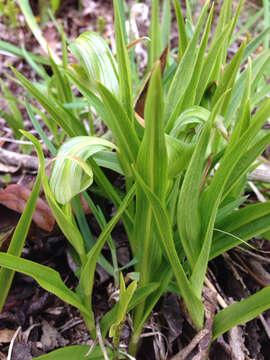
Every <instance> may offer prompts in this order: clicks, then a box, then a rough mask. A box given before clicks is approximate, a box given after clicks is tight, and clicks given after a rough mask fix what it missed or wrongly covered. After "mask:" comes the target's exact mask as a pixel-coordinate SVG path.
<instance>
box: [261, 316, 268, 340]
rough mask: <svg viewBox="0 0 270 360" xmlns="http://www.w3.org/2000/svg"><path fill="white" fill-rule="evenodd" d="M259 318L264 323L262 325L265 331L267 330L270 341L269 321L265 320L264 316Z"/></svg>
mask: <svg viewBox="0 0 270 360" xmlns="http://www.w3.org/2000/svg"><path fill="white" fill-rule="evenodd" d="M259 318H260V320H261V322H262V325H263V327H264V330H265V332H266V334H267V336H268V339H269V340H270V328H269V326H268V323H267V321H266V320H265V318H264V317H263V315H262V314H261V315H259Z"/></svg>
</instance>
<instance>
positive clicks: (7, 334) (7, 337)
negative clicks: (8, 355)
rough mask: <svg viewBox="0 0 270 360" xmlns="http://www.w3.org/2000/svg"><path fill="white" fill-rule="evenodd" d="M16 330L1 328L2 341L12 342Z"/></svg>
mask: <svg viewBox="0 0 270 360" xmlns="http://www.w3.org/2000/svg"><path fill="white" fill-rule="evenodd" d="M15 332H16V330H10V329H3V330H0V343H10V342H11V339H12V337H13V335H14V334H15Z"/></svg>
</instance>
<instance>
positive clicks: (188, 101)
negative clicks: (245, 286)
mask: <svg viewBox="0 0 270 360" xmlns="http://www.w3.org/2000/svg"><path fill="white" fill-rule="evenodd" d="M123 5H124V4H123V1H121V0H114V15H115V40H116V56H114V55H113V54H112V52H111V50H110V48H109V46H108V45H107V43H106V42H105V41H104V40H103V39H102V38H101V37H100V36H99V35H98V34H96V33H94V32H90V31H89V32H86V33H84V34H82V35H80V36H79V37H78V38H77V39H76V40H75V41H74V42H72V43H71V44H70V45H69V50H70V51H71V53H72V54H73V56H74V57H75V58H76V59H77V60H78V62H77V63H74V64H68V61H67V49H66V42H65V36H64V34H63V33H62V40H63V59H62V60H60V61H59V59H56V58H55V57H53V56H52V54H51V53H50V52H49V58H48V59H47V60H46V61H49V63H50V65H51V68H52V71H53V75H52V76H51V77H49V78H47V76H44V78H43V81H42V83H40V84H32V83H31V82H30V81H28V80H27V79H26V78H25V77H24V76H23V75H22V74H20V73H19V72H18V71H17V70H15V69H13V72H14V74H15V76H16V79H17V81H19V82H20V84H21V85H23V86H24V87H25V89H26V90H27V91H28V93H29V94H31V95H32V96H33V97H34V98H36V99H37V100H38V101H39V102H40V104H41V105H42V106H43V108H44V109H45V110H46V115H44V121H45V123H46V125H47V126H48V128H49V129H50V131H51V133H52V134H53V135H54V140H53V143H51V142H50V141H49V140H48V139H47V137H46V136H45V134H44V133H43V131H42V129H40V126H39V124H38V122H37V120H36V118H35V114H34V113H35V112H36V113H37V112H38V110H37V108H35V107H34V106H33V105H29V104H28V103H27V109H28V113H29V116H30V118H31V120H32V122H33V124H34V126H35V127H36V128H37V129H38V131H39V134H40V136H41V137H42V138H43V139H44V141H45V142H46V144H47V146H48V148H49V149H50V150H51V152H52V153H53V155H54V156H56V155H59V156H58V157H56V159H55V162H54V167H53V170H52V173H51V176H50V179H48V178H47V176H46V173H45V160H44V156H43V154H42V150H41V146H40V144H39V142H38V141H37V139H35V138H34V137H33V136H32V135H30V134H27V133H26V132H24V135H25V136H26V137H28V138H29V139H30V140H32V142H33V144H34V145H35V148H36V151H37V153H38V156H39V160H40V171H39V177H38V179H41V180H42V183H43V188H44V192H45V195H46V198H47V201H48V203H49V205H50V207H51V209H52V212H53V214H54V216H55V218H56V221H57V223H58V225H59V227H60V228H61V230H62V231H63V233H64V234H65V236H66V238H67V240H68V241H69V242H70V244H71V246H72V247H73V249H74V251H75V252H76V254H77V263H78V267H79V268H78V276H79V285H78V287H77V289H76V291H74V292H72V291H71V290H70V289H68V288H67V287H66V285H65V284H64V283H63V282H62V280H61V279H60V277H59V274H58V273H57V272H55V271H54V270H52V269H48V268H46V267H44V266H41V265H39V264H35V263H32V262H30V261H28V260H24V259H21V258H20V257H19V256H20V252H21V246H22V243H23V242H22V240H19V239H18V238H17V237H16V236H15V235H14V237H13V240H12V243H11V244H13V243H15V244H18V243H19V242H20V246H17V248H16V251H15V252H14V251H13V250H12V251H11V250H9V251H8V253H7V254H3V253H1V254H0V264H1V265H2V269H1V271H0V287H1V288H5V289H6V292H7V290H8V287H9V286H10V282H11V278H12V274H13V271H21V272H24V273H26V274H27V275H30V276H32V277H34V278H35V279H36V280H37V281H38V282H39V284H40V285H41V286H43V287H44V288H45V289H47V290H48V291H51V292H53V293H54V294H56V295H57V296H59V297H60V298H61V299H63V300H64V301H66V302H67V303H69V304H71V305H73V306H75V307H77V308H78V309H79V310H80V311H81V314H82V316H83V318H84V320H85V323H86V325H87V327H88V329H89V332H90V334H91V336H92V338H93V339H95V338H96V337H97V336H98V339H99V342H100V348H99V350H100V354H101V355H100V356H101V357H102V356H103V355H104V352H105V351H106V348H104V347H103V346H102V341H101V340H100V339H101V337H103V338H105V336H106V335H107V334H108V333H109V336H111V337H112V339H113V340H112V343H113V345H114V348H113V351H112V352H110V351H109V352H108V354H107V355H106V356H108V357H109V358H114V359H116V358H119V356H120V357H121V356H124V355H123V354H122V353H121V351H120V347H119V338H120V333H121V329H122V326H123V323H124V321H125V318H126V313H127V312H130V311H132V321H133V331H132V336H131V340H130V344H129V350H128V352H129V354H131V355H133V356H135V355H136V352H137V349H138V346H139V339H140V335H141V332H142V329H143V325H144V324H145V322H146V321H147V319H148V317H149V315H150V314H151V311H152V310H153V308H154V306H155V304H156V303H157V302H158V300H159V299H160V297H161V296H162V295H163V293H164V292H165V291H167V289H168V288H172V287H173V288H177V292H178V293H180V294H181V297H182V298H183V300H184V303H185V306H186V308H187V309H188V313H189V315H190V318H191V320H192V322H193V324H194V326H195V328H196V329H197V330H200V329H202V328H203V326H204V303H203V300H202V291H203V285H204V281H205V277H206V271H207V266H208V263H209V261H210V260H211V259H213V258H215V257H216V256H218V255H220V254H222V253H224V252H225V251H227V250H229V249H231V248H233V247H235V246H237V245H239V244H241V243H242V242H243V241H248V240H250V239H251V237H253V236H255V235H258V234H262V233H264V232H266V231H268V230H269V229H270V222H269V216H270V202H269V201H267V202H265V203H258V204H254V205H248V206H245V207H241V208H239V206H240V205H241V204H242V203H243V201H244V200H243V198H241V195H242V193H243V189H244V188H245V184H246V181H247V175H248V173H249V172H250V171H251V169H254V162H255V161H256V159H257V158H258V157H259V156H260V154H261V153H262V151H263V150H264V149H265V148H266V146H267V145H268V144H269V142H270V135H269V133H268V132H267V131H265V130H263V129H262V126H263V124H264V123H265V122H266V121H267V120H268V118H269V116H270V100H269V99H265V97H266V94H267V91H268V90H267V89H268V88H269V86H268V85H269V84H267V82H266V80H265V78H264V72H265V70H266V68H267V67H268V66H269V61H270V60H269V59H270V54H269V51H265V52H262V53H260V54H259V55H258V56H256V57H253V53H254V51H256V49H257V47H258V46H259V45H260V44H261V43H262V42H263V41H264V39H265V38H267V34H268V31H269V28H266V29H265V30H264V32H263V33H262V34H263V35H262V34H260V35H258V37H257V38H255V39H253V40H252V41H250V42H249V43H247V41H243V43H242V44H241V45H240V46H239V48H238V50H237V52H236V53H235V55H234V56H233V57H232V58H231V59H228V49H229V46H230V44H231V39H232V36H233V34H234V29H235V27H236V24H237V19H238V17H239V14H240V10H241V6H242V1H240V2H239V6H238V8H237V10H236V12H235V15H234V16H233V15H232V2H231V1H230V0H224V2H223V6H222V9H221V12H220V18H219V21H218V25H217V27H216V28H215V29H214V30H213V29H212V20H213V14H214V6H213V5H212V6H211V7H210V2H209V1H208V2H206V4H205V6H204V7H203V9H202V11H201V14H200V17H199V19H198V21H197V24H196V26H195V25H194V26H192V24H191V20H192V19H188V20H187V21H185V20H184V16H183V13H182V11H181V8H180V6H179V2H178V1H177V0H175V1H174V9H175V12H176V16H177V23H178V31H179V44H178V47H177V49H172V50H171V49H169V50H168V48H167V39H168V31H169V30H168V26H167V24H169V23H170V11H169V9H170V1H164V7H163V9H164V15H163V21H162V26H160V25H159V6H160V4H159V1H157V0H154V1H153V2H152V17H151V26H150V34H149V36H150V38H151V42H150V44H149V49H148V53H149V64H148V69H149V70H147V73H146V74H145V78H144V79H143V81H142V84H141V90H140V92H139V94H134V92H133V89H134V88H138V84H137V83H135V84H133V83H132V80H133V79H138V78H139V77H138V76H134V74H132V71H133V70H134V69H136V68H137V67H136V66H135V64H134V63H133V61H134V56H133V54H130V53H129V52H128V50H127V48H128V46H127V45H128V36H127V34H126V29H125V16H124V10H123V9H124V6H123ZM175 50H176V52H177V56H175ZM31 59H32V61H34V59H33V58H31ZM39 66H40V65H39ZM132 69H133V70H132ZM72 84H73V85H75V86H76V87H77V88H78V90H79V91H80V93H81V94H82V96H83V98H77V97H75V95H74V93H73V91H72V87H71V86H72ZM85 109H87V113H86V112H85ZM93 109H94V110H95V112H96V113H97V114H98V120H103V121H104V123H105V124H106V126H107V127H108V129H109V131H110V138H111V141H108V140H107V139H105V138H104V137H102V136H101V137H97V136H95V133H94V126H93V113H92V110H93ZM98 120H97V121H98ZM106 135H108V134H106ZM64 137H67V138H68V140H66V141H65V142H64V144H61V143H62V141H63V139H64ZM60 145H61V146H60ZM112 149H114V151H112ZM103 168H109V169H111V170H113V171H115V172H117V173H119V176H120V175H121V176H124V179H125V190H123V189H122V190H121V191H119V189H117V188H115V187H114V186H113V185H112V184H111V183H110V182H109V180H108V178H107V177H106V175H105V174H104V172H103ZM93 180H94V181H95V183H96V185H97V186H98V188H99V190H100V191H102V192H103V194H104V196H105V197H106V198H107V199H109V200H110V201H112V203H113V204H114V205H115V207H116V209H117V211H116V214H115V215H114V217H113V218H112V219H111V220H110V221H109V222H106V221H105V218H104V216H103V214H102V212H101V210H100V209H99V208H97V207H95V205H94V204H93V202H92V200H91V197H90V196H89V194H88V193H87V192H86V190H87V189H88V188H89V187H90V186H91V184H92V182H93ZM37 184H38V182H37ZM36 186H37V187H38V186H39V185H36ZM80 193H83V194H84V196H85V198H86V200H87V201H88V203H89V205H90V207H91V208H92V211H93V213H94V215H95V216H96V218H97V220H98V221H99V224H100V226H101V228H102V232H101V234H100V236H99V237H98V239H97V241H96V242H93V240H92V238H91V232H90V229H89V228H88V227H87V224H86V223H85V221H84V214H83V212H82V211H81V209H80V205H79V204H80V202H79V201H78V196H79V194H80ZM36 196H37V195H36V193H33V194H32V201H35V199H36ZM29 201H30V200H29ZM71 202H72V204H73V206H75V210H76V218H77V220H78V225H77V223H76V221H75V218H74V216H73V214H72V206H71ZM25 214H30V210H29V209H28V208H27V209H26V210H25V213H24V215H25ZM30 215H31V214H30ZM30 215H29V216H28V217H27V215H25V216H26V217H27V219H21V221H20V224H19V225H18V226H23V225H22V224H24V223H25V224H26V221H28V222H29V218H30V217H31V216H30ZM120 219H121V220H122V221H123V225H124V228H125V231H126V234H127V237H128V240H129V244H130V248H131V251H132V254H133V260H132V262H131V263H129V264H127V265H126V268H128V267H130V266H131V265H134V270H135V271H134V274H133V276H135V277H136V279H137V280H134V281H133V282H131V284H129V285H128V286H127V287H126V285H125V282H124V280H123V277H122V275H121V271H122V270H124V269H119V268H118V264H117V256H116V252H115V246H114V243H113V240H112V238H111V237H110V234H111V231H112V230H113V228H114V227H115V225H116V224H117V222H118V221H119V220H120ZM27 224H28V223H27ZM26 231H27V228H26V227H25V230H24V234H26ZM106 241H108V244H109V246H110V249H111V253H112V259H113V261H112V263H109V262H108V261H107V260H106V259H105V258H104V257H102V255H101V251H102V248H103V246H104V244H105V242H106ZM98 262H99V263H100V264H102V266H103V267H104V268H105V269H106V270H107V271H108V272H109V273H110V274H111V275H112V276H114V280H115V284H117V285H118V284H120V298H119V302H118V303H117V304H116V305H115V306H114V307H113V308H112V309H111V310H110V311H109V312H108V313H107V314H105V315H104V317H103V318H102V319H101V322H100V331H98V334H97V331H96V330H97V327H96V319H95V316H94V313H93V308H92V292H93V285H94V274H95V269H96V264H97V263H98ZM7 279H9V280H8V281H7ZM7 284H9V285H7ZM172 285H173V286H172ZM6 292H5V293H6ZM4 298H5V296H2V299H3V300H4ZM269 299H270V287H265V288H264V289H263V290H261V291H259V292H258V293H257V294H254V295H252V296H250V297H249V298H248V299H245V300H243V301H241V302H239V303H237V304H233V305H231V306H228V307H227V308H226V309H224V310H222V311H220V312H219V313H218V314H217V315H216V316H215V319H214V325H213V339H215V338H217V337H218V336H219V335H221V334H222V333H224V332H226V331H227V330H228V329H230V328H231V327H232V326H235V325H237V324H240V323H243V322H245V321H249V320H251V319H252V318H254V317H256V316H257V315H258V314H260V313H261V312H262V311H264V310H266V309H268V308H269V307H270V300H269ZM2 302H3V301H2ZM98 329H99V327H98ZM99 335H100V336H101V337H100V336H99ZM76 351H78V349H77V347H76V348H75V347H70V348H66V349H63V350H62V352H61V350H60V351H59V350H57V351H56V352H52V353H51V354H49V355H46V356H42V357H39V359H43V358H44V359H45V358H46V359H50V358H54V359H57V358H58V357H57V356H59V359H60V357H61V356H62V355H61V354H64V353H65V354H67V353H68V354H69V356H71V357H72V356H73V357H74V359H75V352H76ZM97 358H98V357H97Z"/></svg>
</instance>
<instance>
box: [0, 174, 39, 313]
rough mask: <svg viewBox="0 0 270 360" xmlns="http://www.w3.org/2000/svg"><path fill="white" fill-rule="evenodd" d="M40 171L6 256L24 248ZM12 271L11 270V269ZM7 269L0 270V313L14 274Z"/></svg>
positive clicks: (34, 205) (17, 252)
mask: <svg viewBox="0 0 270 360" xmlns="http://www.w3.org/2000/svg"><path fill="white" fill-rule="evenodd" d="M41 178H42V171H41V169H39V172H38V176H37V179H36V182H35V185H34V187H33V190H32V192H31V195H30V197H29V199H28V201H27V203H26V206H25V209H24V212H23V214H22V216H21V218H20V220H19V223H18V225H17V227H16V229H15V232H14V234H13V236H12V239H11V242H10V245H9V248H8V254H9V255H15V256H21V253H22V249H23V247H24V243H25V240H26V237H27V234H28V231H29V228H30V225H31V221H32V217H33V214H34V211H35V207H36V202H37V199H38V195H39V190H40V185H41ZM11 270H12V269H11ZM11 270H8V269H4V268H2V269H0V288H1V296H0V312H1V310H2V308H3V305H4V303H5V300H6V297H7V295H8V292H9V289H10V286H11V283H12V280H13V277H14V272H13V271H11Z"/></svg>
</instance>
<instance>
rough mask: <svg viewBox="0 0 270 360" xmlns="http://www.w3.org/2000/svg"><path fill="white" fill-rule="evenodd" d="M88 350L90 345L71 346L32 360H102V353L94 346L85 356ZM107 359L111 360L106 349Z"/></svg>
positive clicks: (108, 349) (109, 353) (110, 352)
mask: <svg viewBox="0 0 270 360" xmlns="http://www.w3.org/2000/svg"><path fill="white" fill-rule="evenodd" d="M89 350H90V345H71V346H66V347H63V348H61V349H57V350H54V351H51V352H50V353H49V354H45V355H41V356H38V357H35V358H33V360H67V359H68V360H80V359H84V360H104V355H103V352H102V351H101V349H100V347H99V345H96V346H95V348H94V349H93V351H92V352H91V354H90V355H88V356H85V355H86V354H87V353H88V352H89ZM106 351H107V354H108V356H109V359H112V351H111V349H110V348H106Z"/></svg>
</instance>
